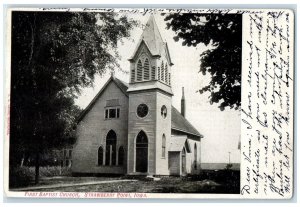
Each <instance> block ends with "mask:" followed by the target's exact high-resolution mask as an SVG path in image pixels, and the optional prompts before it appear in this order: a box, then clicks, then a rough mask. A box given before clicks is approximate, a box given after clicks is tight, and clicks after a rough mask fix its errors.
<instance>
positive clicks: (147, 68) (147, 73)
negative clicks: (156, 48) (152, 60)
mask: <svg viewBox="0 0 300 207" xmlns="http://www.w3.org/2000/svg"><path fill="white" fill-rule="evenodd" d="M149 78H150V65H149V60H148V58H146V60H145V62H144V80H149Z"/></svg>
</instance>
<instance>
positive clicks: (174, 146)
mask: <svg viewBox="0 0 300 207" xmlns="http://www.w3.org/2000/svg"><path fill="white" fill-rule="evenodd" d="M183 147H185V149H186V151H187V152H188V153H190V152H191V147H190V143H189V141H188V139H187V138H186V137H180V136H172V139H170V148H169V151H170V152H181V151H182V149H183Z"/></svg>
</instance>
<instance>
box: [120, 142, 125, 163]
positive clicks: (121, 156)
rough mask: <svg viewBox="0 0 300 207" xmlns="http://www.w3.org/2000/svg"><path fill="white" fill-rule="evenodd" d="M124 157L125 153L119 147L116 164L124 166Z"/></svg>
mask: <svg viewBox="0 0 300 207" xmlns="http://www.w3.org/2000/svg"><path fill="white" fill-rule="evenodd" d="M124 155H125V152H124V148H123V147H122V146H121V147H120V148H119V153H118V162H119V165H121V166H122V165H123V164H124V158H125V157H124Z"/></svg>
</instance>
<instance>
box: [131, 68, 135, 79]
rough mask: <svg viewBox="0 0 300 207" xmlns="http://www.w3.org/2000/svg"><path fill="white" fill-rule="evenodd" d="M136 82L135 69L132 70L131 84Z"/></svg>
mask: <svg viewBox="0 0 300 207" xmlns="http://www.w3.org/2000/svg"><path fill="white" fill-rule="evenodd" d="M134 81H135V68H134V67H133V68H132V69H131V82H134Z"/></svg>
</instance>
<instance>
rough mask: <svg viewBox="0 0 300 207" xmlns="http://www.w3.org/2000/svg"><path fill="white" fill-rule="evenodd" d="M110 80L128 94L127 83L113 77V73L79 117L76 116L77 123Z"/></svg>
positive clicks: (91, 106)
mask: <svg viewBox="0 0 300 207" xmlns="http://www.w3.org/2000/svg"><path fill="white" fill-rule="evenodd" d="M110 82H114V83H115V84H116V85H117V87H118V88H119V89H120V90H121V91H122V92H123V93H124V94H125V95H126V96H128V94H127V93H126V91H127V89H128V84H127V83H125V82H123V81H121V80H119V79H117V78H115V77H114V76H113V75H112V76H111V77H110V78H109V79H108V81H107V82H106V83H105V84H104V86H103V87H102V88H101V90H100V91H99V92H98V93H97V95H96V96H95V97H94V98H93V100H92V101H91V102H90V103H89V105H88V106H87V107H86V108H85V109H84V110H83V111H82V113H81V114H80V115H79V117H78V118H77V123H79V122H80V121H81V120H82V119H83V118H84V117H85V115H86V114H87V113H88V112H89V111H90V110H91V109H92V108H93V106H94V105H95V103H96V101H97V100H98V98H99V97H100V96H101V94H102V93H103V92H104V90H105V89H106V87H107V86H108V85H109V83H110Z"/></svg>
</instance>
